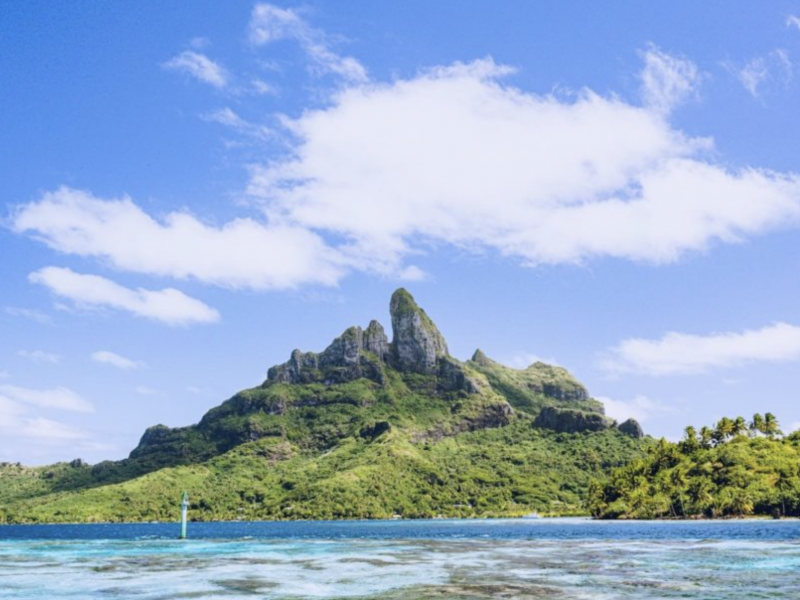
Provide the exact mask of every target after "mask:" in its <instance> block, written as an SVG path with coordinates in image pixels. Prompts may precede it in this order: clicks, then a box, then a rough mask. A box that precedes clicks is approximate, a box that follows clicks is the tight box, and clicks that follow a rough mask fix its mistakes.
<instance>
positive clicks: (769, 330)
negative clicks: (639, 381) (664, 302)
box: [603, 323, 800, 375]
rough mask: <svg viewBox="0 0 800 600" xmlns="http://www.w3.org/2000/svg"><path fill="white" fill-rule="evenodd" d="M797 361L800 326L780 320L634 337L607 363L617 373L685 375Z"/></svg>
mask: <svg viewBox="0 0 800 600" xmlns="http://www.w3.org/2000/svg"><path fill="white" fill-rule="evenodd" d="M794 360H800V327H798V326H795V325H789V324H788V323H776V324H774V325H770V326H767V327H764V328H762V329H753V330H748V331H743V332H728V333H715V334H711V335H707V336H702V335H691V334H686V333H677V332H669V333H667V334H665V335H664V336H663V337H662V338H660V339H657V340H646V339H640V338H631V339H628V340H625V341H623V342H622V343H620V344H619V345H618V346H616V347H615V348H613V349H612V350H611V352H610V353H609V356H608V357H607V358H606V359H604V361H603V366H604V367H605V368H606V369H607V370H609V371H612V372H617V373H639V374H643V375H684V374H695V373H705V372H707V371H710V370H712V369H723V368H730V367H739V366H742V365H744V364H748V363H753V362H788V361H794Z"/></svg>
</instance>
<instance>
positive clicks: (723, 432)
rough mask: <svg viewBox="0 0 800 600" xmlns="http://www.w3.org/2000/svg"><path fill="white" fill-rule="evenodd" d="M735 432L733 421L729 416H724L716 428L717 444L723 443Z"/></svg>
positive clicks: (715, 437)
mask: <svg viewBox="0 0 800 600" xmlns="http://www.w3.org/2000/svg"><path fill="white" fill-rule="evenodd" d="M732 434H733V421H731V420H730V419H729V418H728V417H722V418H721V419H720V420H719V423H717V426H716V428H715V429H714V441H715V442H716V443H717V444H722V443H723V442H724V441H725V440H727V439H728V438H729V437H730V436H731V435H732Z"/></svg>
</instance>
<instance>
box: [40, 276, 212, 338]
mask: <svg viewBox="0 0 800 600" xmlns="http://www.w3.org/2000/svg"><path fill="white" fill-rule="evenodd" d="M28 278H29V279H30V281H31V282H33V283H40V284H42V285H44V286H46V287H47V288H49V289H50V290H51V291H52V292H53V293H55V294H58V295H59V296H62V297H64V298H68V299H69V300H72V301H73V302H75V303H76V304H78V305H79V306H87V307H110V308H115V309H119V310H126V311H128V312H131V313H133V314H134V315H137V316H140V317H146V318H148V319H153V320H156V321H161V322H163V323H167V324H169V325H189V324H191V323H214V322H216V321H218V320H219V313H218V312H217V311H216V310H214V309H213V308H211V307H209V306H208V305H206V304H204V303H202V302H200V301H199V300H196V299H194V298H191V297H189V296H187V295H186V294H184V293H183V292H180V291H178V290H176V289H174V288H165V289H163V290H158V291H153V290H146V289H143V288H138V289H135V290H132V289H130V288H126V287H123V286H121V285H119V284H117V283H114V282H113V281H111V280H110V279H106V278H104V277H99V276H97V275H83V274H80V273H75V272H74V271H72V270H70V269H65V268H61V267H45V268H44V269H40V270H38V271H35V272H33V273H31V274H30V275H29V277H28Z"/></svg>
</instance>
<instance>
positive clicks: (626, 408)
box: [597, 395, 679, 423]
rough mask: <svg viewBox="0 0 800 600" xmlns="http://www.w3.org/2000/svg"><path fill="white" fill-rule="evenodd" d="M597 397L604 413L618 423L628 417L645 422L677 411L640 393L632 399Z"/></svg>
mask: <svg viewBox="0 0 800 600" xmlns="http://www.w3.org/2000/svg"><path fill="white" fill-rule="evenodd" d="M597 399H598V400H599V401H600V402H602V403H603V406H605V409H606V414H607V415H608V416H609V417H611V418H612V419H616V420H617V421H618V422H620V423H621V422H623V421H627V420H628V419H636V420H637V421H638V422H639V423H646V422H647V421H649V420H651V419H653V418H657V417H658V416H660V415H665V414H675V413H677V412H679V411H678V410H677V409H675V408H674V407H671V406H667V405H665V404H663V403H661V402H658V401H656V400H651V399H650V398H648V397H647V396H641V395H639V396H636V397H634V398H633V399H632V400H614V399H612V398H607V397H604V396H598V397H597Z"/></svg>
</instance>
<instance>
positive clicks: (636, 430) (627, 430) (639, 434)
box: [617, 419, 644, 440]
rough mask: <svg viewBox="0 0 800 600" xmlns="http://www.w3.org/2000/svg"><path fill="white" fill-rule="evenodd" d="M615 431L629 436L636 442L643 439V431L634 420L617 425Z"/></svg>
mask: <svg viewBox="0 0 800 600" xmlns="http://www.w3.org/2000/svg"><path fill="white" fill-rule="evenodd" d="M617 429H619V430H620V431H621V432H622V433H624V434H625V435H629V436H631V437H632V438H636V439H637V440H638V439H641V438H643V437H644V430H643V429H642V426H641V425H639V422H638V421H637V420H636V419H628V420H627V421H623V422H622V423H620V424H619V426H618V427H617Z"/></svg>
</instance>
